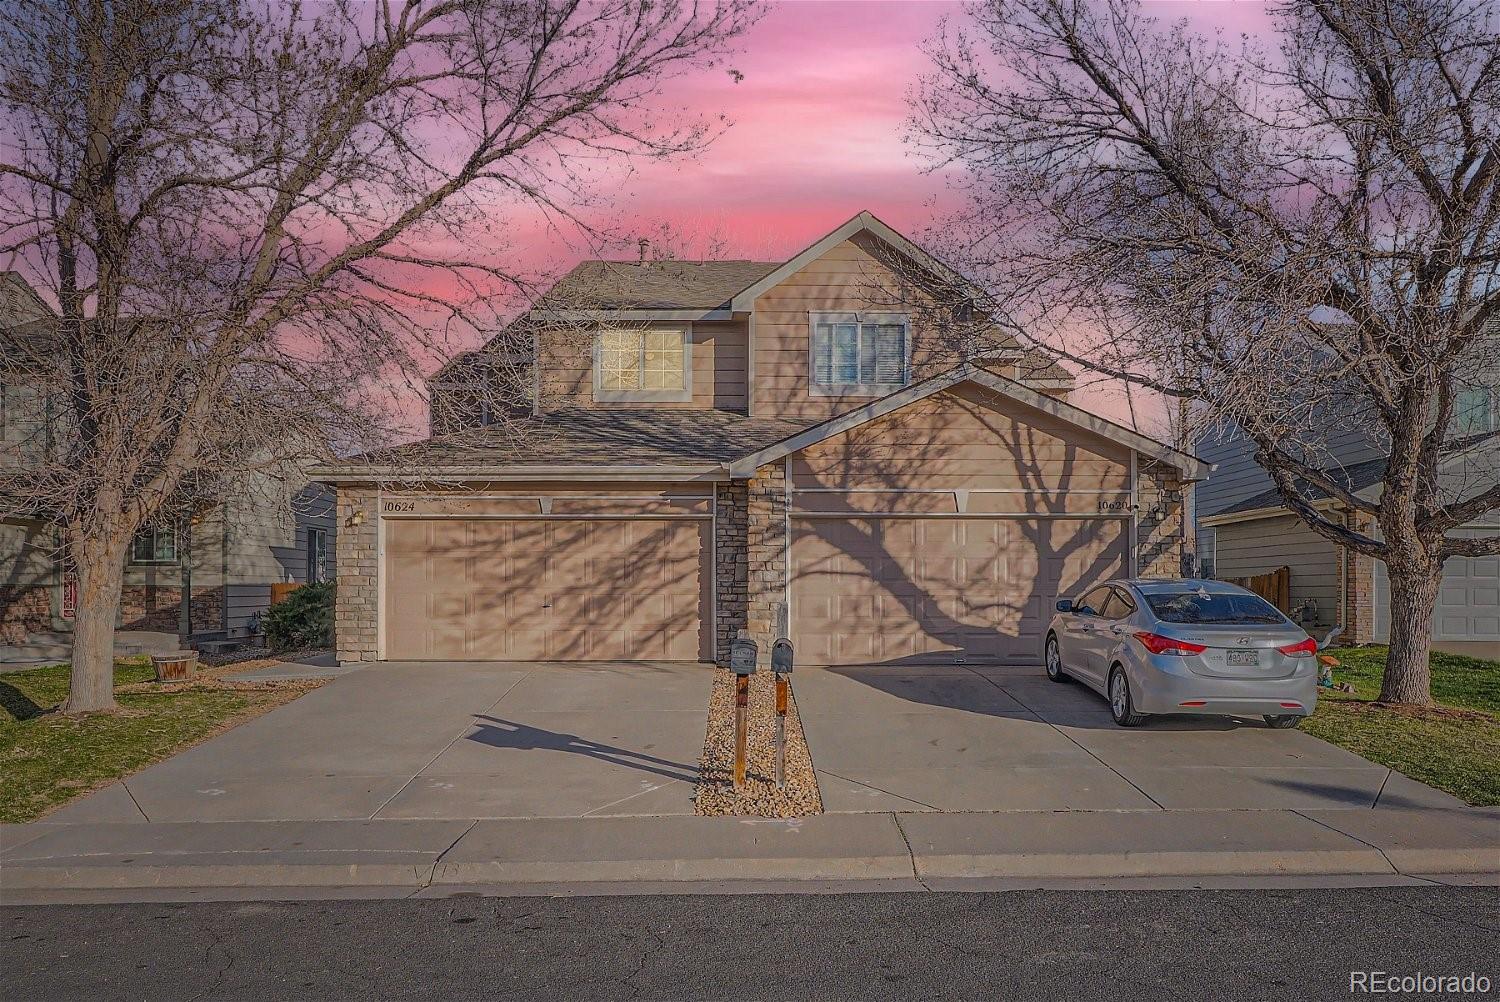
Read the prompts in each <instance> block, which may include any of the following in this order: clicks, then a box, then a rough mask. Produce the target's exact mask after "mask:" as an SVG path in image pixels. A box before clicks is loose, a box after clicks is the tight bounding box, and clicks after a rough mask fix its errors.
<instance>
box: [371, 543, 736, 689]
mask: <svg viewBox="0 0 1500 1002" xmlns="http://www.w3.org/2000/svg"><path fill="white" fill-rule="evenodd" d="M709 532H710V527H709V523H708V522H707V521H702V520H681V521H672V520H653V519H620V520H610V519H474V520H466V519H387V520H385V580H384V588H383V594H384V630H385V657H386V658H387V659H389V660H397V661H404V660H434V661H467V660H474V661H532V660H548V661H615V660H631V661H697V660H700V659H704V658H707V657H709V656H710V652H709V649H708V648H707V646H706V643H707V638H708V631H707V630H706V629H705V628H704V623H705V621H707V619H708V618H709V617H708V616H707V615H706V607H707V602H708V596H707V594H706V593H705V591H704V583H705V582H706V581H707V580H708V576H707V574H706V573H705V571H704V568H703V565H704V561H705V559H706V558H707V555H708V553H709V550H710V541H709Z"/></svg>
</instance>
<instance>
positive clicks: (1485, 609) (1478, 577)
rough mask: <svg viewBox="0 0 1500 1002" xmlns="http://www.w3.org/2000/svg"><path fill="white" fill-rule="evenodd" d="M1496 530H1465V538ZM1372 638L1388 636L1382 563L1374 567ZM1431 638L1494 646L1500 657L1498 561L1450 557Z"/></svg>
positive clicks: (1387, 582) (1388, 604)
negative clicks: (1373, 628) (1492, 644)
mask: <svg viewBox="0 0 1500 1002" xmlns="http://www.w3.org/2000/svg"><path fill="white" fill-rule="evenodd" d="M1496 532H1500V530H1496V529H1468V530H1465V531H1464V532H1463V533H1462V534H1463V535H1465V536H1489V535H1494V534H1495V533H1496ZM1375 635H1376V639H1377V640H1378V641H1380V642H1381V643H1385V642H1387V641H1388V640H1389V639H1390V635H1391V581H1390V576H1389V574H1388V573H1387V572H1386V567H1385V564H1384V563H1382V562H1376V564H1375ZM1432 639H1433V640H1434V641H1446V642H1456V643H1494V644H1496V654H1500V558H1497V557H1451V558H1449V560H1448V562H1447V563H1446V564H1444V565H1443V584H1442V587H1441V588H1440V589H1439V591H1438V607H1437V611H1436V613H1435V614H1434V615H1433V620H1432Z"/></svg>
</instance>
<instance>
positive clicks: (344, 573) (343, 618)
mask: <svg viewBox="0 0 1500 1002" xmlns="http://www.w3.org/2000/svg"><path fill="white" fill-rule="evenodd" d="M377 493H378V492H377V491H376V489H375V488H374V487H342V486H341V487H339V488H338V532H337V533H335V553H336V554H337V570H338V596H337V600H336V601H335V603H334V610H333V632H334V644H335V646H336V647H337V648H338V659H339V661H340V662H344V661H374V660H375V659H376V658H377V657H378V656H379V652H378V650H377V648H376V622H375V616H376V605H375V603H376V591H377V582H378V580H379V579H378V574H379V569H378V559H379V558H378V557H377V555H376V552H375V551H376V542H377V539H376V522H375V520H376V519H377V518H378V517H379V512H378V511H377V510H376V504H375V502H376V499H377ZM356 512H363V513H364V516H363V521H362V522H360V523H359V524H358V525H353V524H351V519H352V518H353V517H354V514H355V513H356Z"/></svg>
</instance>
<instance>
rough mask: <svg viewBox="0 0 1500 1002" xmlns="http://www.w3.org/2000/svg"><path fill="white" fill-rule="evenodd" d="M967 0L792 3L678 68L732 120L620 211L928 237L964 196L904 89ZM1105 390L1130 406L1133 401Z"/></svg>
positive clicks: (1213, 17)
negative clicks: (725, 61) (732, 42)
mask: <svg viewBox="0 0 1500 1002" xmlns="http://www.w3.org/2000/svg"><path fill="white" fill-rule="evenodd" d="M1147 10H1148V12H1149V13H1151V14H1152V15H1154V16H1156V17H1158V18H1160V19H1161V20H1163V21H1167V22H1170V21H1175V20H1177V19H1179V18H1188V19H1190V20H1191V22H1192V23H1193V26H1194V27H1196V28H1197V29H1199V30H1200V31H1203V32H1205V33H1207V32H1212V31H1215V30H1219V31H1222V32H1223V33H1224V34H1225V37H1226V41H1228V42H1230V43H1234V42H1236V40H1237V38H1238V36H1239V35H1240V34H1241V33H1242V32H1243V33H1249V34H1251V35H1252V36H1254V35H1264V33H1265V32H1266V30H1267V27H1268V21H1267V17H1266V13H1265V7H1264V5H1263V4H1261V3H1259V2H1182V0H1171V2H1156V3H1150V2H1148V3H1147ZM945 16H950V17H953V18H954V19H955V20H957V19H959V18H961V17H962V16H963V13H962V7H961V6H960V5H959V4H954V3H937V2H917V0H908V2H866V0H846V2H840V0H830V2H808V0H796V2H782V3H776V4H774V5H773V6H772V7H771V9H770V11H769V13H768V14H767V15H766V17H765V19H764V20H762V21H761V22H760V24H758V25H757V26H756V27H755V28H754V29H753V30H752V32H751V33H749V34H748V35H747V36H746V38H745V39H744V45H743V52H742V54H740V55H738V56H736V57H735V58H734V59H733V60H732V61H731V65H732V66H733V67H734V68H735V69H738V70H739V71H740V72H742V73H743V74H744V79H743V80H742V81H741V82H739V83H735V82H733V80H732V79H731V78H730V75H729V74H728V73H727V72H725V71H717V72H715V73H713V74H711V75H706V76H703V77H698V78H694V79H691V80H680V81H677V82H676V83H675V84H674V85H673V87H672V89H671V90H670V91H669V93H667V94H666V95H664V96H663V101H662V106H663V107H673V106H675V107H679V108H687V109H689V110H691V111H696V112H698V113H700V114H703V115H706V116H710V117H711V116H715V115H718V114H720V113H723V114H726V115H728V116H729V117H730V119H731V120H732V122H733V125H732V127H731V128H730V129H729V131H728V132H727V133H726V134H725V135H723V136H722V137H721V138H720V139H719V140H718V141H717V142H716V143H714V144H713V146H711V147H710V148H709V149H708V150H706V151H705V152H703V153H702V154H701V155H700V156H699V157H697V158H696V159H694V160H691V161H679V162H676V163H672V164H656V163H653V164H648V165H645V166H644V167H642V168H640V169H638V170H635V171H633V172H632V173H631V175H630V176H628V177H625V178H623V179H622V183H621V185H620V186H619V187H618V188H617V189H616V191H617V194H616V197H615V199H614V205H613V215H614V216H615V218H617V219H621V220H623V223H624V229H625V231H626V232H631V231H632V225H633V224H638V227H637V229H636V231H637V232H641V233H648V232H650V231H651V230H653V229H655V227H656V226H657V225H659V224H660V223H662V222H669V223H671V224H673V225H674V226H676V227H678V228H680V229H681V230H683V231H684V232H686V233H690V234H691V233H699V234H702V233H715V234H718V235H720V236H722V237H724V238H727V241H728V245H729V246H728V249H729V252H730V254H731V255H732V256H737V257H751V258H768V259H781V258H786V257H790V256H792V255H793V254H795V253H796V252H797V251H798V250H800V249H801V248H803V247H805V246H806V245H808V244H810V243H812V242H813V241H814V240H816V239H817V238H818V237H820V236H822V235H823V234H824V233H826V232H828V231H829V230H830V229H832V228H834V227H835V226H837V225H838V224H840V223H842V222H844V221H845V220H846V219H848V218H849V217H850V216H853V215H854V214H855V213H857V212H859V211H860V210H862V209H869V210H870V211H871V212H873V213H875V214H876V215H877V216H879V217H880V218H882V219H883V220H885V221H886V222H887V223H889V224H890V225H892V226H894V227H895V228H897V229H898V230H901V231H903V232H905V233H907V234H909V235H912V236H919V235H920V234H921V232H922V230H923V229H924V228H925V227H926V226H927V225H928V224H929V223H930V222H931V221H932V220H933V218H934V216H935V215H936V214H938V213H941V212H942V211H943V210H944V209H946V208H951V207H953V206H954V205H955V204H957V199H958V198H960V197H961V196H959V195H958V194H957V193H955V192H953V191H952V190H950V189H948V188H946V187H945V185H944V182H943V179H942V178H941V177H938V176H934V175H931V174H924V173H923V172H922V163H921V161H920V160H919V159H918V158H916V157H915V156H913V155H911V154H910V153H909V152H908V149H907V147H906V144H905V143H904V142H903V138H904V134H905V128H904V126H905V118H906V114H907V105H906V97H907V94H908V93H909V91H910V89H911V88H912V87H913V86H914V85H915V83H916V82H917V79H918V77H919V76H920V75H921V74H923V73H924V72H926V71H927V70H928V68H929V63H928V60H927V58H926V57H925V56H924V55H923V53H922V51H921V47H920V46H921V43H922V42H923V41H924V40H926V39H929V38H931V37H932V36H933V35H934V33H935V32H936V30H937V28H938V24H939V22H940V21H941V19H942V18H943V17H945ZM515 222H516V223H518V224H519V225H518V226H515V227H513V229H512V232H513V233H515V234H516V235H517V238H518V241H517V247H518V249H521V250H522V251H523V253H524V254H525V255H526V256H527V257H528V258H530V260H529V261H528V262H527V263H528V264H529V265H530V266H531V267H544V268H547V269H549V270H560V269H563V268H566V267H568V266H570V265H572V264H573V263H574V262H576V261H577V260H578V259H579V258H580V257H583V256H586V255H587V252H586V250H585V249H584V248H582V247H580V246H577V245H576V244H570V243H569V242H568V241H567V240H565V239H564V238H563V237H562V236H561V235H558V234H555V233H548V232H547V231H546V230H545V229H543V228H542V227H541V226H540V223H539V221H537V220H532V221H524V220H516V221H515ZM1093 396H1094V403H1095V404H1096V405H1097V406H1098V407H1099V408H1100V409H1102V410H1107V411H1110V412H1111V413H1113V414H1114V415H1115V416H1122V414H1123V411H1122V407H1121V402H1120V401H1118V400H1114V401H1113V402H1111V400H1110V394H1108V393H1100V392H1098V391H1095V393H1094V394H1093Z"/></svg>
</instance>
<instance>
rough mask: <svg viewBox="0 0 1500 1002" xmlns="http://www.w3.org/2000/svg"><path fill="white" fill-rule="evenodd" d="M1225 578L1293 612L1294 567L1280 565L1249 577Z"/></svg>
mask: <svg viewBox="0 0 1500 1002" xmlns="http://www.w3.org/2000/svg"><path fill="white" fill-rule="evenodd" d="M1224 580H1225V581H1227V582H1229V583H1230V584H1233V585H1239V586H1240V587H1241V588H1247V589H1249V590H1250V591H1253V592H1255V594H1257V595H1259V596H1260V597H1261V598H1263V599H1265V600H1266V601H1267V602H1270V603H1271V604H1272V605H1274V606H1275V607H1276V608H1278V609H1280V610H1281V611H1282V612H1284V613H1287V614H1288V615H1290V614H1291V611H1292V569H1291V568H1290V567H1278V568H1276V569H1275V570H1274V571H1268V572H1266V573H1265V574H1256V575H1253V576H1251V577H1248V578H1225V579H1224Z"/></svg>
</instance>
